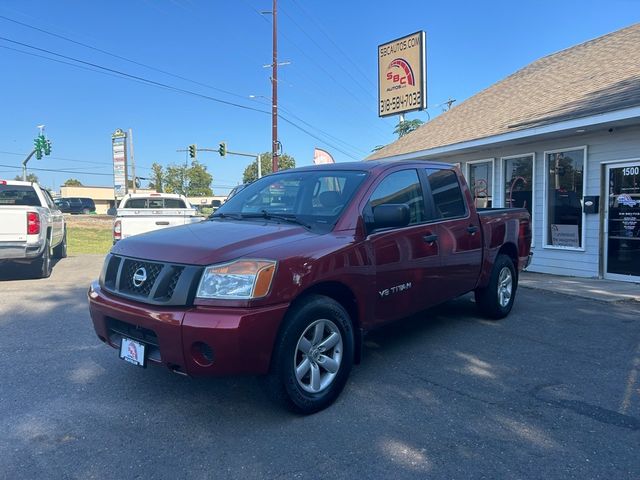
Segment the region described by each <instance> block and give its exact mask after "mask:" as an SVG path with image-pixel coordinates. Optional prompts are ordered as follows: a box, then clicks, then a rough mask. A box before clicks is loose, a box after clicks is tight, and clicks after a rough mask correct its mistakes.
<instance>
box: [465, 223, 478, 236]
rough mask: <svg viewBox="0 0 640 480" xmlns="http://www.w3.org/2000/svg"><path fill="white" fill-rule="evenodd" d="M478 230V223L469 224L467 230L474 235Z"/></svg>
mask: <svg viewBox="0 0 640 480" xmlns="http://www.w3.org/2000/svg"><path fill="white" fill-rule="evenodd" d="M477 231H478V226H477V225H469V226H468V227H467V232H469V233H470V234H471V235H473V234H474V233H476V232H477Z"/></svg>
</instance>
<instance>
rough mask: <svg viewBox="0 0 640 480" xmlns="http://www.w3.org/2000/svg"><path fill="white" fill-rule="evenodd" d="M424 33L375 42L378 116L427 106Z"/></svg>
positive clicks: (422, 108) (397, 113) (421, 108)
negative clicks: (384, 41)
mask: <svg viewBox="0 0 640 480" xmlns="http://www.w3.org/2000/svg"><path fill="white" fill-rule="evenodd" d="M425 53H426V35H425V33H424V32H416V33H414V34H412V35H407V36H406V37H402V38H398V39H397V40H393V41H391V42H388V43H383V44H382V45H379V46H378V116H379V117H386V116H387V115H399V114H401V113H405V112H410V111H412V110H424V109H426V108H427V64H426V59H425Z"/></svg>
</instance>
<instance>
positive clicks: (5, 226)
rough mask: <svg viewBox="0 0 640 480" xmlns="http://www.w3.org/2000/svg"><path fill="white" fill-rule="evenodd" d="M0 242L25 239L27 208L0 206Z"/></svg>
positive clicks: (24, 240)
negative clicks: (0, 226)
mask: <svg viewBox="0 0 640 480" xmlns="http://www.w3.org/2000/svg"><path fill="white" fill-rule="evenodd" d="M0 225H2V228H0V242H26V241H27V210H26V209H24V208H12V207H0Z"/></svg>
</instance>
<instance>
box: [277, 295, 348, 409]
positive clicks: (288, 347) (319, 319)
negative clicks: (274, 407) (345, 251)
mask: <svg viewBox="0 0 640 480" xmlns="http://www.w3.org/2000/svg"><path fill="white" fill-rule="evenodd" d="M316 329H317V330H316ZM319 330H322V336H321V337H320V338H319V340H318V341H316V337H317V335H316V332H317V331H319ZM336 333H337V334H339V337H340V338H339V340H337V336H336V335H335V334H336ZM325 334H326V335H327V336H326V337H325V336H324V335H325ZM303 337H304V340H303ZM309 337H312V338H309ZM305 340H306V343H305ZM334 342H338V343H334ZM307 344H308V346H309V347H310V348H309V349H307V354H305V353H303V350H305V346H306V345H307ZM323 344H324V345H332V346H330V347H329V348H326V350H323V346H322V345H323ZM309 352H311V353H309ZM324 353H326V355H324ZM353 356H354V335H353V324H352V323H351V318H350V317H349V314H348V313H347V312H346V310H345V309H344V308H343V307H342V305H340V304H339V303H338V302H336V301H335V300H333V299H331V298H329V297H325V296H322V295H309V296H307V297H304V298H302V299H300V300H299V301H298V302H297V303H296V304H295V305H294V306H293V307H292V308H291V310H290V311H289V312H288V313H287V315H286V317H285V319H284V323H283V326H282V329H281V331H280V335H279V336H278V339H277V340H276V344H275V348H274V352H273V356H272V360H271V369H270V373H269V374H268V375H267V376H266V377H265V379H264V387H265V389H266V392H267V394H268V395H269V397H271V399H272V400H274V401H275V402H276V403H278V404H280V405H283V406H285V407H286V408H288V409H289V410H291V411H293V412H296V413H302V414H305V415H308V414H311V413H315V412H318V411H320V410H323V409H325V408H327V407H328V406H329V405H331V404H332V403H333V402H334V401H335V400H336V398H338V395H340V392H342V389H343V388H344V386H345V384H346V382H347V378H348V377H349V372H350V371H351V367H352V366H353ZM336 359H337V360H336ZM305 362H306V363H305ZM307 364H308V367H307V368H308V369H307V370H306V372H307V373H306V374H304V375H302V376H301V378H298V376H297V375H296V367H298V369H299V371H300V372H303V371H305V367H306V365H307ZM336 364H337V366H336ZM329 367H330V368H329ZM334 368H336V371H335V372H331V371H330V370H332V369H334ZM312 373H315V375H314V376H313V378H312ZM314 379H315V380H316V381H314ZM314 389H315V390H317V391H312V390H314Z"/></svg>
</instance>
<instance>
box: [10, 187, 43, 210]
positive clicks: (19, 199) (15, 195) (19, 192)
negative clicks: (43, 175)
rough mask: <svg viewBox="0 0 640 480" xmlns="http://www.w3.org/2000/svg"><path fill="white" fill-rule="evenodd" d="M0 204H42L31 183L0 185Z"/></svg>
mask: <svg viewBox="0 0 640 480" xmlns="http://www.w3.org/2000/svg"><path fill="white" fill-rule="evenodd" d="M0 205H26V206H28V207H41V206H42V205H40V200H38V195H37V194H36V191H35V190H34V189H33V187H32V186H31V185H0Z"/></svg>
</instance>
